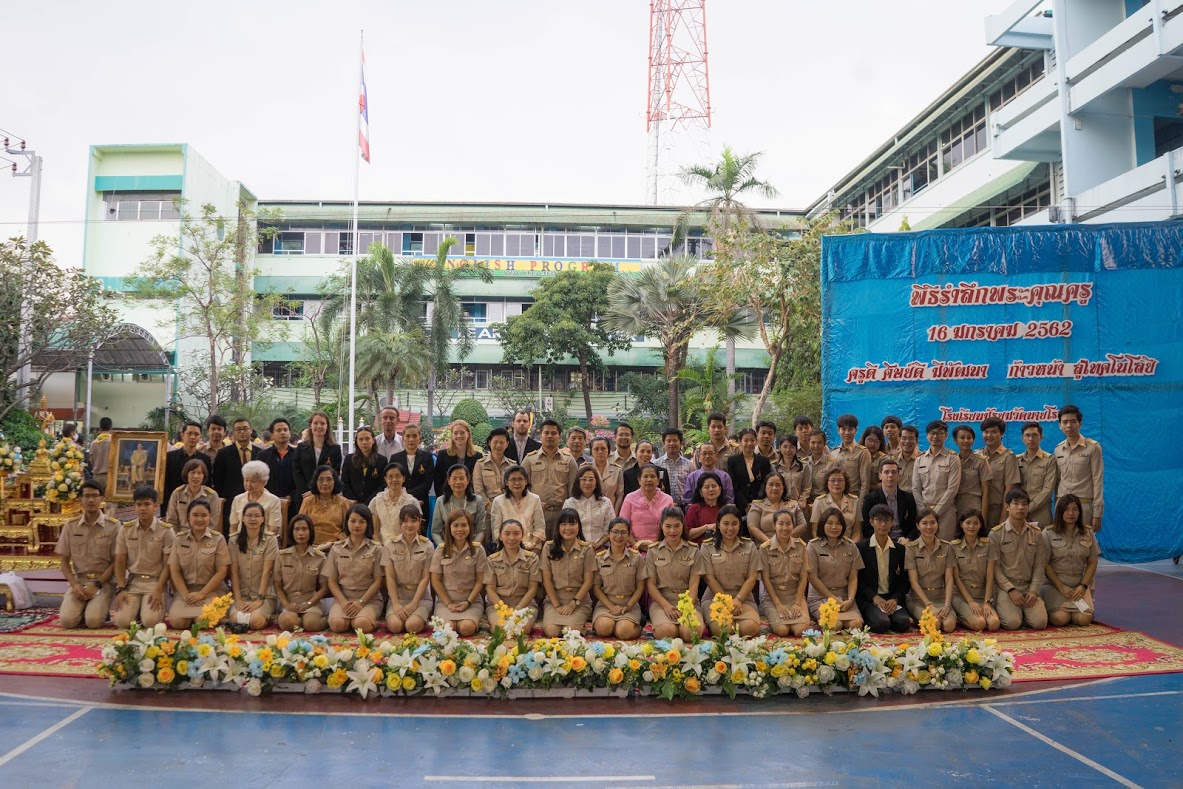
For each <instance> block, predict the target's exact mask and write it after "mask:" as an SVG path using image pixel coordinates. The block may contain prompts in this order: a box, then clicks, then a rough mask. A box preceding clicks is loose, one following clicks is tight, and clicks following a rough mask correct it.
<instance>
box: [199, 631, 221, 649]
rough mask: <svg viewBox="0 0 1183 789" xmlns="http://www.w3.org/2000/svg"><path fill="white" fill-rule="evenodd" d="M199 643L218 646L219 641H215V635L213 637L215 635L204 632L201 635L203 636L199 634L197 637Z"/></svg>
mask: <svg viewBox="0 0 1183 789" xmlns="http://www.w3.org/2000/svg"><path fill="white" fill-rule="evenodd" d="M197 643H199V644H209V645H210V646H211V647H212V646H217V643H218V642H217V641H214V637H213V636H211V635H209V634H208V633H205V634H203V635H201V636H199V637H198V638H197Z"/></svg>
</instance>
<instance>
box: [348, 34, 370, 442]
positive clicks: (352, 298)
mask: <svg viewBox="0 0 1183 789" xmlns="http://www.w3.org/2000/svg"><path fill="white" fill-rule="evenodd" d="M365 45H366V32H365V31H364V30H363V31H361V43H360V47H359V50H358V65H357V91H356V92H355V93H354V94H353V95H354V96H355V97H356V98H355V99H354V100H355V101H360V99H361V86H362V69H363V68H364V67H365V65H364V64H365V57H366V55H365ZM353 115H354V118H355V119H356V127H357V128H355V129H354V132H353V255H352V260H351V261H350V266H349V269H350V270H349V433H348V434H347V435H346V441H348V440H351V438H352V436H353V434H354V430H355V428H356V426H357V423H356V422H355V421H354V420H355V418H356V417H355V414H354V401H355V399H356V398H355V391H356V390H355V387H356V382H355V381H354V371H355V369H356V367H357V256H358V253H359V252H360V250H359V249H358V245H359V243H360V241H361V238H360V235H359V233H358V230H357V195H358V190H359V188H360V179H361V148H360V147H359V140H360V139H361V109H360V107H359V108H358V109H356V110H355V111H354V113H353Z"/></svg>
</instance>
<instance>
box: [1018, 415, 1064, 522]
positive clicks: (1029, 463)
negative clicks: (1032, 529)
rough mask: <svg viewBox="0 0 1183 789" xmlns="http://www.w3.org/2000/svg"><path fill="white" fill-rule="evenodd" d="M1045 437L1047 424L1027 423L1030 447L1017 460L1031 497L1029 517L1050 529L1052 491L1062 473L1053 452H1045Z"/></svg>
mask: <svg viewBox="0 0 1183 789" xmlns="http://www.w3.org/2000/svg"><path fill="white" fill-rule="evenodd" d="M1041 441H1043V427H1042V426H1040V424H1039V423H1038V422H1028V423H1027V424H1025V425H1023V445H1024V446H1026V447H1027V451H1026V452H1024V453H1023V454H1021V455H1019V456H1018V458H1017V460H1018V462H1019V477H1020V478H1021V479H1022V481H1023V482H1022V485H1023V490H1025V491H1027V495H1028V496H1030V497H1031V507H1030V509H1029V511H1028V513H1027V520H1028V521H1033V522H1035V523H1038V524H1039V525H1040V526H1042V527H1043V528H1045V529H1046V528H1047V527H1048V526H1051V525H1052V494H1053V493H1055V492H1056V483H1057V482H1058V481H1059V479H1060V474H1059V471H1058V470H1057V469H1056V460H1055V458H1054V457H1052V453H1051V452H1045V451H1044V450H1043V448H1042V447H1041V446H1039V444H1040V442H1041Z"/></svg>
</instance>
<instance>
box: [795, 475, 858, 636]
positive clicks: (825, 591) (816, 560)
mask: <svg viewBox="0 0 1183 789" xmlns="http://www.w3.org/2000/svg"><path fill="white" fill-rule="evenodd" d="M835 471H836V472H838V473H839V474H841V475H842V482H843V484H845V482H846V473H845V472H843V471H842V469H835ZM833 473H834V472H830V474H831V479H832V478H833V476H832V475H833ZM851 498H854V497H853V496H851ZM819 501H820V499H819ZM817 523H818V532H819V533H818V536H817V537H814V538H813V539H812V540H810V541H809V549H808V551H807V552H806V557H807V560H808V562H809V597H808V598H807V602H808V603H809V615H810V616H811V617H813V618H814V619H817V615H818V611H819V609H820V608H821V605H822V603H824V602H826V600H828V599H829V598H831V597H832V598H834V599H835V600H837V601H838V624H839V625H840V626H841V627H842V628H849V629H857V628H860V627H862V626H863V617H862V615H861V614H860V613H859V610H858V605H857V604H856V603H855V599H854V593H855V592H857V591H858V571H859V570H861V569H863V557H862V554H860V553H859V550H858V546H857V545H855V544H854V541H853V540H851V539H850V538H849V537H845V536H843V535H845V534H846V533H847V531H848V530H849V525H848V524H847V522H846V516H844V515H843V514H842V511H841V510H839V509H837V508H836V507H831V508H830V509H828V510H826V511H825V512H822V513H820V515H819V516H818V518H817Z"/></svg>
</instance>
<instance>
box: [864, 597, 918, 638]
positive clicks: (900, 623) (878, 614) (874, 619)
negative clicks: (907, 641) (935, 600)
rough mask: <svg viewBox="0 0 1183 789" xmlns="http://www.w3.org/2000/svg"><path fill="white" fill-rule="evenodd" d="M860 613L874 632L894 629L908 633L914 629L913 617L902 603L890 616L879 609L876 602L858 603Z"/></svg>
mask: <svg viewBox="0 0 1183 789" xmlns="http://www.w3.org/2000/svg"><path fill="white" fill-rule="evenodd" d="M858 610H859V613H860V614H862V615H863V622H865V623H866V625H867V627H869V628H871V632H872V633H886V632H887V631H889V630H894V631H895V632H897V633H907V632H908V631H909V630H911V629H912V617H910V616H908V612H907V610H905V609H904V607H903V606H902V605H901V606H899V607H898V608H896V609H895V611H893V612H892V613H891V615H890V616H888V615H887V614H885V613H883V612H882V611H880V610H879V606H877V605H875V604H874V603H862V602H860V603H859V604H858Z"/></svg>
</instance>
